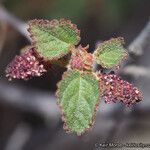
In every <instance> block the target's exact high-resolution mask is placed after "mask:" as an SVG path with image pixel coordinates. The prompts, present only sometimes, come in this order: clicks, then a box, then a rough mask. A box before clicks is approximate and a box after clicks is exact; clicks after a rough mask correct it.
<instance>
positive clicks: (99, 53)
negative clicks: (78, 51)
mask: <svg viewBox="0 0 150 150" xmlns="http://www.w3.org/2000/svg"><path fill="white" fill-rule="evenodd" d="M123 44H124V40H123V38H112V39H110V40H108V41H104V42H103V43H101V44H99V45H98V46H97V49H96V50H95V52H94V57H95V60H96V62H97V63H98V64H100V65H101V66H102V67H104V68H113V67H115V66H117V65H119V64H120V63H121V62H122V61H123V60H124V59H126V58H127V56H128V54H127V52H126V51H125V49H124V48H123Z"/></svg>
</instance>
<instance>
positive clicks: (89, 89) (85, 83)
mask: <svg viewBox="0 0 150 150" xmlns="http://www.w3.org/2000/svg"><path fill="white" fill-rule="evenodd" d="M57 96H58V103H59V105H60V108H61V109H62V113H63V117H64V122H65V124H64V127H65V129H67V130H68V131H70V132H74V133H77V134H78V135H80V134H82V133H83V132H84V131H85V130H87V129H88V128H90V126H91V125H92V124H93V121H94V119H95V114H96V108H97V106H98V102H99V96H100V89H99V83H98V80H97V79H96V78H95V76H94V75H93V74H92V73H86V72H84V73H83V72H80V71H77V70H72V71H68V72H66V73H65V74H64V76H63V80H62V81H61V82H60V83H59V85H58V91H57Z"/></svg>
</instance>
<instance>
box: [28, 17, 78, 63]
mask: <svg viewBox="0 0 150 150" xmlns="http://www.w3.org/2000/svg"><path fill="white" fill-rule="evenodd" d="M28 31H29V32H30V33H31V38H32V40H33V46H35V47H36V51H37V52H38V54H39V55H40V56H41V57H43V58H44V59H45V60H56V59H59V58H61V57H62V56H64V55H66V54H68V53H69V52H70V50H71V49H72V47H74V45H76V44H78V42H79V40H80V37H79V35H80V31H79V30H78V29H77V27H76V25H74V24H72V23H71V22H70V21H68V20H64V19H61V20H52V21H48V20H31V21H29V29H28Z"/></svg>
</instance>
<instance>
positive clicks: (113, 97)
mask: <svg viewBox="0 0 150 150" xmlns="http://www.w3.org/2000/svg"><path fill="white" fill-rule="evenodd" d="M98 76H99V77H100V80H101V81H100V86H101V88H102V89H103V96H104V99H105V102H106V103H110V102H117V101H121V102H123V103H124V104H125V105H126V106H130V105H132V104H135V103H136V102H139V101H141V100H142V94H141V92H140V91H139V90H138V89H137V88H136V87H133V86H132V84H130V83H128V82H127V81H124V80H122V79H121V78H120V77H118V76H117V75H115V74H101V73H99V74H98Z"/></svg>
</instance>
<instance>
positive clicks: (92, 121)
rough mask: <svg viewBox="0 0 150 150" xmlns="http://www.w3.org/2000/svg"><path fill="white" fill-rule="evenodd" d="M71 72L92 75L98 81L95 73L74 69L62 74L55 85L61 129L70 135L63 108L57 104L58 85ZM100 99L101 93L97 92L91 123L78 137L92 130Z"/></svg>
mask: <svg viewBox="0 0 150 150" xmlns="http://www.w3.org/2000/svg"><path fill="white" fill-rule="evenodd" d="M71 71H78V72H80V73H82V74H89V75H92V76H93V77H94V78H95V79H96V80H97V81H98V78H97V77H96V74H95V73H91V72H86V71H79V70H77V69H74V70H68V71H66V72H64V74H63V75H62V79H61V80H60V81H59V82H58V83H57V91H56V93H55V95H56V97H57V105H58V106H59V108H60V111H61V119H62V121H63V122H64V124H63V128H64V130H65V131H66V132H67V133H71V129H70V128H69V127H68V126H67V120H66V118H65V113H64V111H63V106H62V105H61V104H60V103H59V94H58V93H59V87H60V83H61V81H62V80H63V79H64V78H65V77H66V76H67V75H68V74H69V73H70V72H71ZM99 90H100V86H99ZM101 97H102V94H101V92H99V97H98V100H97V103H96V104H95V107H94V112H93V115H92V119H91V122H90V123H89V125H88V127H87V128H85V130H84V131H83V132H80V133H77V135H78V136H81V135H83V134H84V133H85V132H87V131H89V130H91V129H92V127H93V125H94V122H95V119H96V114H97V111H98V107H99V103H100V98H101Z"/></svg>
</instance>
